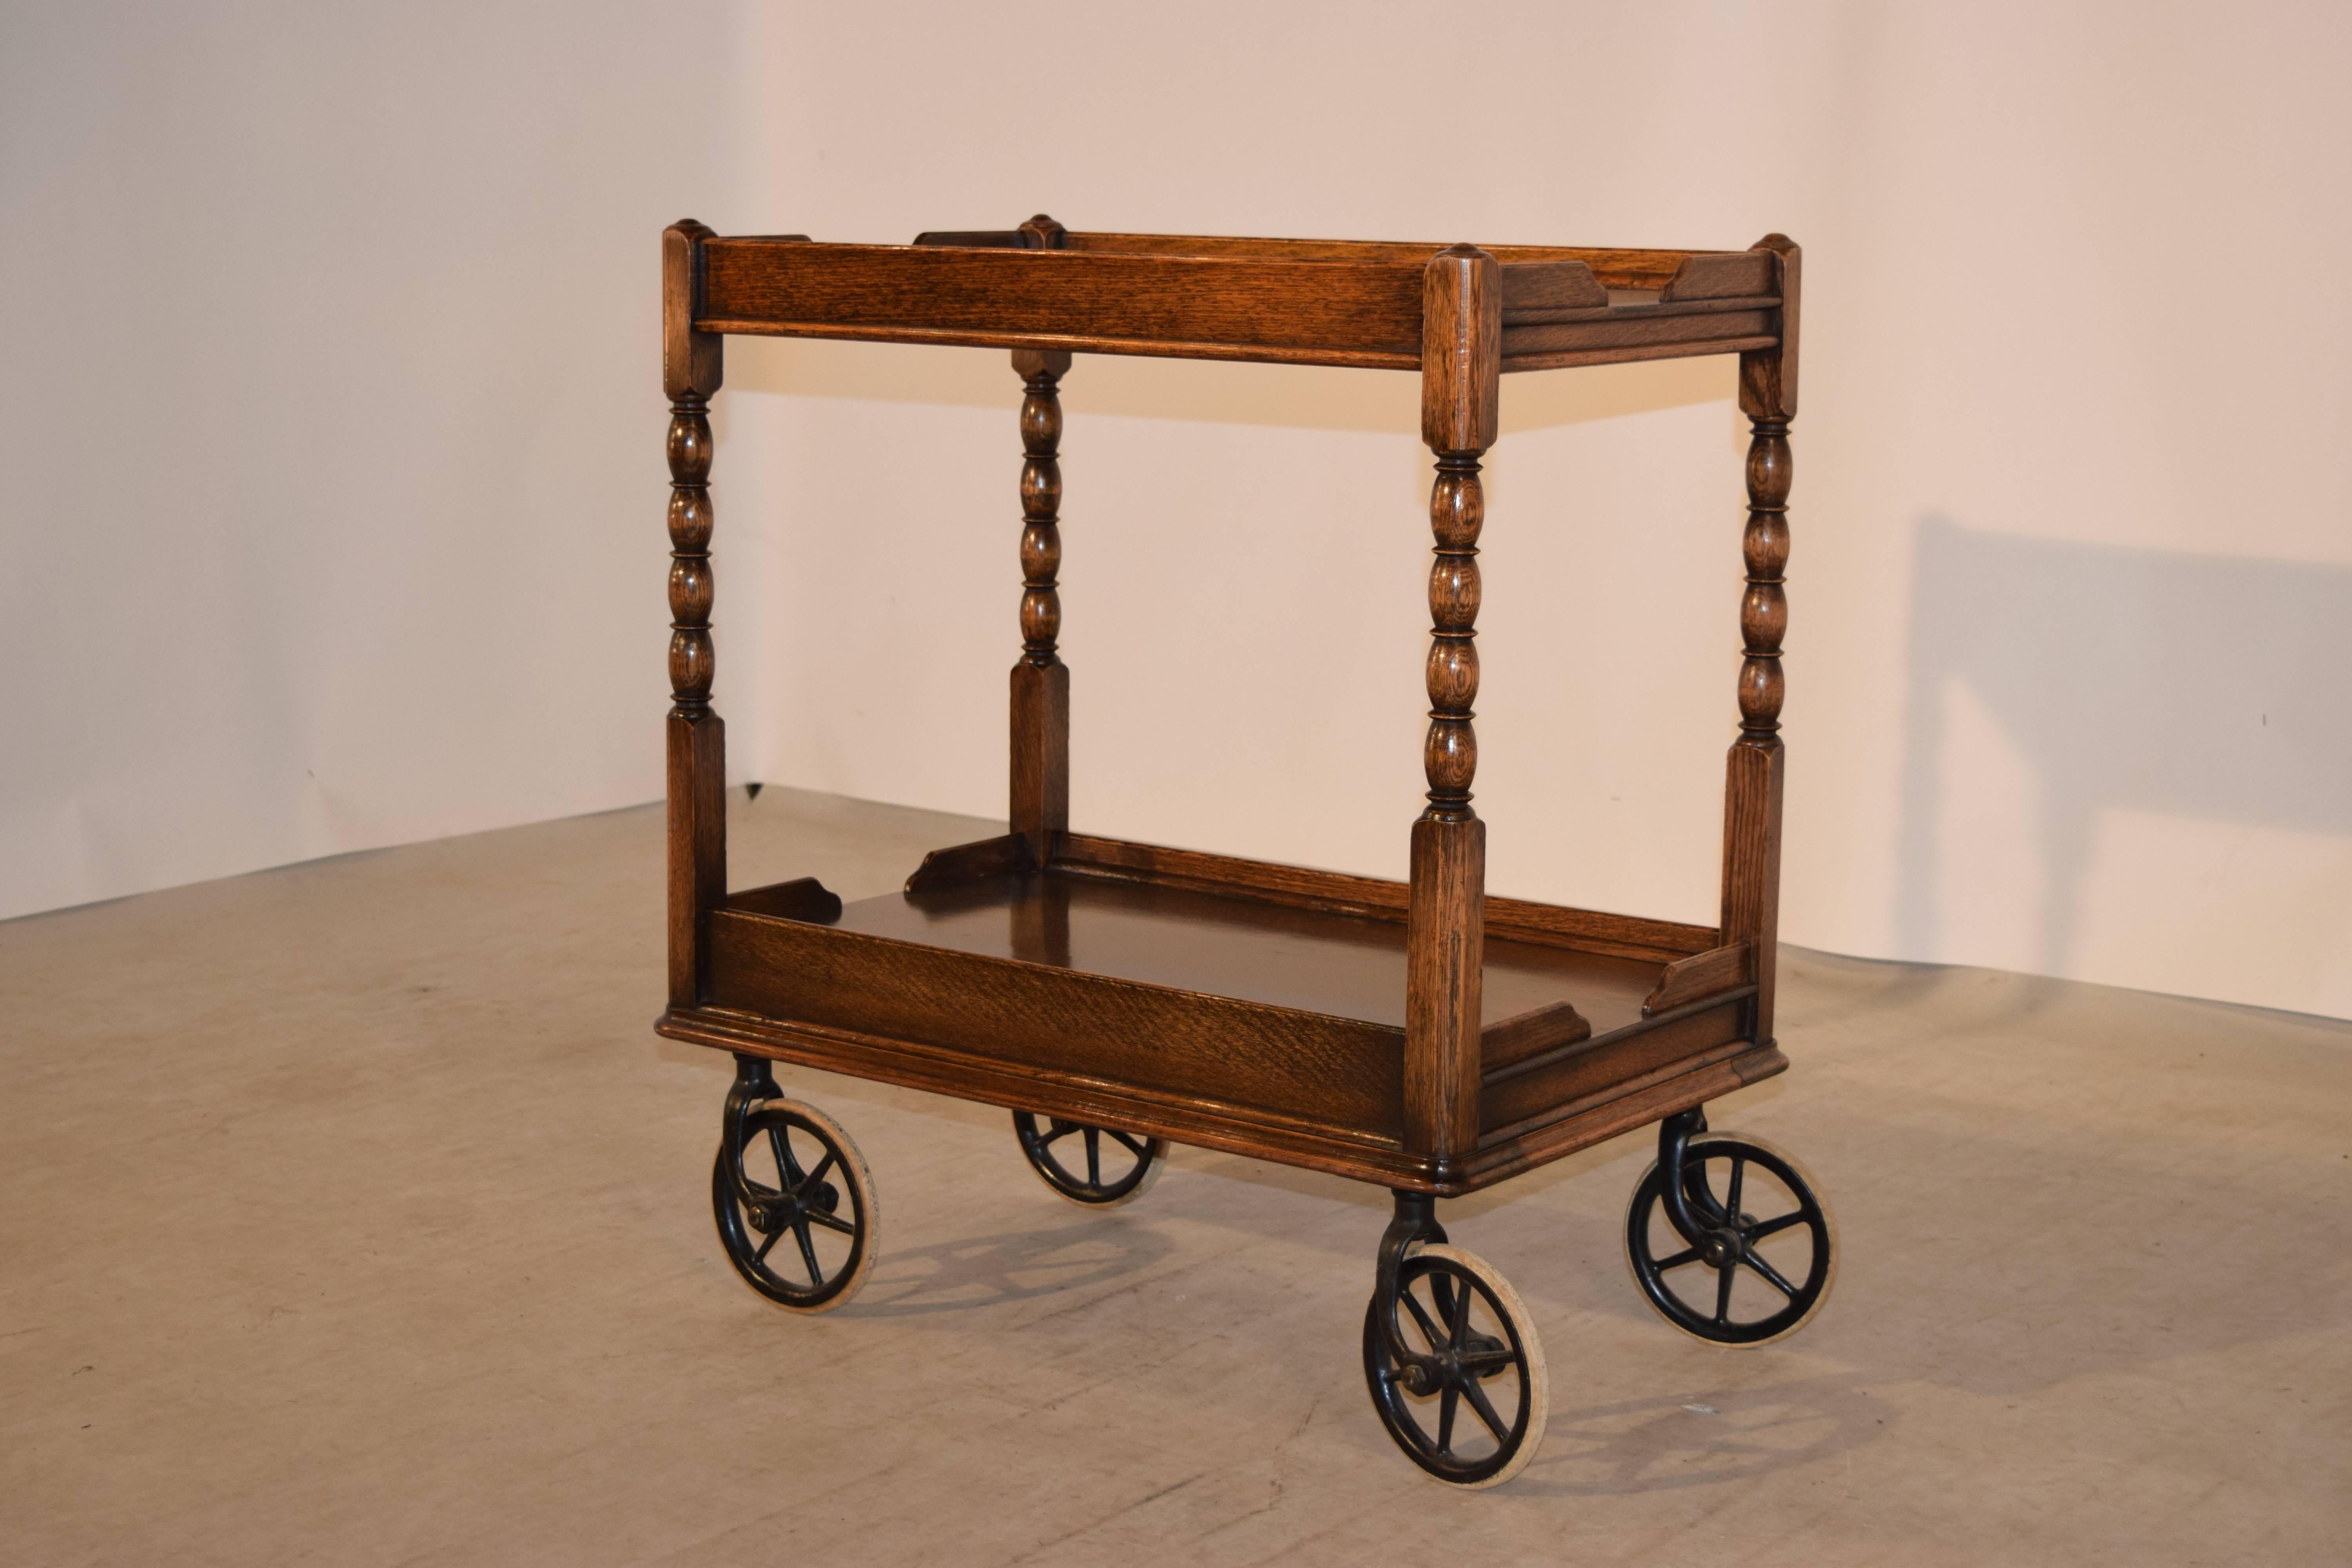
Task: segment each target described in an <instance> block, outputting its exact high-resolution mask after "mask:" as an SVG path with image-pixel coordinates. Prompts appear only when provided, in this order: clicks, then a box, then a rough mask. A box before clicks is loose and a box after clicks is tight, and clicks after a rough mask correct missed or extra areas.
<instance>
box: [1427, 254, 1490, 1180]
mask: <svg viewBox="0 0 2352 1568" xmlns="http://www.w3.org/2000/svg"><path fill="white" fill-rule="evenodd" d="M1502 331H1503V327H1502V285H1501V279H1500V269H1499V268H1497V266H1496V261H1495V258H1493V257H1491V256H1489V255H1487V254H1486V252H1485V251H1483V250H1478V249H1476V248H1475V247H1470V246H1466V245H1457V246H1454V247H1452V248H1451V249H1447V250H1444V251H1440V252H1439V253H1438V254H1437V255H1436V256H1435V257H1433V258H1431V260H1430V263H1429V267H1428V269H1427V271H1426V272H1425V273H1424V274H1423V282H1422V356H1421V433H1422V439H1423V441H1424V442H1425V443H1427V445H1428V447H1429V448H1430V450H1431V451H1433V453H1435V454H1436V456H1437V477H1436V480H1435V482H1434V483H1433V486H1432V487H1431V490H1430V500H1429V524H1430V531H1431V534H1432V537H1433V542H1434V549H1435V557H1434V559H1433V562H1432V563H1431V565H1430V574H1429V616H1430V646H1429V662H1428V667H1427V670H1426V680H1427V685H1428V690H1429V731H1428V735H1427V738H1426V740H1425V741H1424V742H1423V748H1422V767H1423V773H1424V774H1425V775H1426V777H1427V779H1428V784H1429V804H1428V805H1426V806H1425V807H1423V811H1422V814H1421V819H1420V820H1419V821H1418V822H1415V823H1414V824H1413V825H1412V890H1411V893H1410V897H1409V902H1408V904H1407V907H1406V918H1405V1051H1404V1110H1405V1144H1406V1147H1407V1148H1409V1149H1411V1150H1412V1151H1413V1152H1416V1153H1422V1154H1427V1155H1429V1156H1431V1157H1433V1160H1434V1162H1435V1164H1436V1172H1435V1174H1436V1176H1437V1178H1438V1179H1439V1180H1441V1181H1444V1180H1447V1179H1449V1178H1450V1177H1451V1176H1452V1174H1453V1173H1454V1170H1455V1169H1456V1168H1457V1167H1458V1165H1459V1163H1460V1162H1461V1161H1462V1160H1463V1159H1464V1158H1465V1157H1466V1156H1467V1155H1468V1154H1469V1153H1470V1152H1472V1150H1473V1149H1475V1147H1476V1145H1477V1142H1478V1079H1479V1059H1478V1032H1479V1008H1480V999H1479V979H1480V969H1481V965H1482V964H1483V963H1484V959H1485V953H1486V824H1485V823H1483V822H1481V821H1479V820H1478V814H1477V813H1476V812H1475V811H1474V810H1472V809H1471V805H1470V785H1471V783H1472V781H1473V779H1474V778H1475V775H1476V773H1477V771H1478V737H1477V733H1476V731H1475V730H1474V729H1473V728H1472V724H1471V720H1472V708H1473V705H1474V704H1475V702H1476V700H1477V696H1478V646H1477V642H1476V640H1475V639H1476V635H1477V622H1478V601H1479V579H1478V534H1479V531H1480V529H1481V528H1482V527H1483V526H1484V524H1485V522H1486V489H1485V486H1484V484H1483V483H1482V482H1481V480H1480V479H1479V472H1478V459H1479V458H1480V456H1481V455H1482V454H1484V453H1485V452H1486V449H1487V448H1488V447H1491V446H1493V445H1494V444H1495V437H1496V427H1497V410H1498V407H1499V405H1500V390H1501V382H1500V374H1501V370H1502Z"/></svg>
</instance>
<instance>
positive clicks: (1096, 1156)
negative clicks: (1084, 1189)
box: [1087, 1127, 1103, 1187]
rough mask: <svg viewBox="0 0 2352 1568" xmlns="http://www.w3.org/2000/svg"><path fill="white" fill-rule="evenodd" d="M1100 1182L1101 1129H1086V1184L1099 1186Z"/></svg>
mask: <svg viewBox="0 0 2352 1568" xmlns="http://www.w3.org/2000/svg"><path fill="white" fill-rule="evenodd" d="M1102 1184H1103V1183H1102V1129H1101V1128H1099V1127H1089V1128H1087V1185H1088V1186H1090V1187H1099V1186H1101V1185H1102Z"/></svg>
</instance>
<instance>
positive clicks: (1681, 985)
mask: <svg viewBox="0 0 2352 1568" xmlns="http://www.w3.org/2000/svg"><path fill="white" fill-rule="evenodd" d="M1755 958H1756V952H1755V949H1753V948H1751V947H1749V946H1748V944H1747V943H1746V942H1734V943H1732V944H1731V945H1730V946H1728V947H1717V948H1710V949H1709V950H1708V951H1706V952H1694V953H1692V954H1691V955H1690V956H1689V957H1687V958H1678V959H1676V960H1675V961H1674V962H1673V963H1669V964H1667V965H1666V971H1665V973H1664V974H1662V975H1660V976H1659V977H1658V988H1657V989H1656V990H1654V991H1653V992H1651V993H1650V994H1649V995H1648V997H1646V998H1645V999H1644V1000H1643V1003H1642V1014H1643V1016H1644V1017H1647V1016H1651V1015H1654V1014H1657V1013H1664V1012H1666V1011H1668V1010H1669V1009H1671V1008H1675V1007H1680V1006H1682V1005H1684V1004H1685V1003H1687V1002H1696V1001H1697V1000H1698V999H1699V998H1700V997H1702V996H1712V995H1713V994H1716V993H1717V992H1718V991H1728V990H1730V989H1731V988H1732V987H1733V986H1735V985H1745V984H1748V981H1750V980H1752V979H1753V978H1755V975H1754V968H1755Z"/></svg>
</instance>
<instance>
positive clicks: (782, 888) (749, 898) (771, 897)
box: [727, 877, 841, 925]
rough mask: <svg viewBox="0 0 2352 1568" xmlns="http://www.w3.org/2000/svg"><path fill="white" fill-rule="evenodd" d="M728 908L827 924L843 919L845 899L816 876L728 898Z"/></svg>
mask: <svg viewBox="0 0 2352 1568" xmlns="http://www.w3.org/2000/svg"><path fill="white" fill-rule="evenodd" d="M727 908H729V909H730V910H743V911H744V912H745V913H746V914H754V915H772V916H774V917H775V918H776V919H778V920H786V921H814V922H815V923H816V924H818V925H826V924H829V923H831V922H832V921H837V920H839V919H840V918H841V898H840V896H839V895H838V894H836V893H835V892H834V891H833V889H830V888H828V887H826V886H825V885H824V883H823V882H820V881H818V880H817V879H815V878H814V877H797V878H794V879H793V880H792V881H789V882H772V883H770V884H769V885H768V886H766V887H764V888H746V889H742V890H741V891H740V892H735V893H730V894H728V895H727Z"/></svg>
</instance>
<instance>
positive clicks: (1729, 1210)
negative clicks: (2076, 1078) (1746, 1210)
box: [1723, 1154, 1748, 1220]
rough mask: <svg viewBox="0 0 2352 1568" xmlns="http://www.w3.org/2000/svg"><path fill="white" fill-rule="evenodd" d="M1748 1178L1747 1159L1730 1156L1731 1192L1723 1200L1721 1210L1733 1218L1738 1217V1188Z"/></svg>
mask: <svg viewBox="0 0 2352 1568" xmlns="http://www.w3.org/2000/svg"><path fill="white" fill-rule="evenodd" d="M1747 1179H1748V1161H1747V1160H1746V1158H1744V1157H1743V1156H1741V1155H1738V1154H1734V1155H1733V1156H1732V1157H1731V1193H1730V1195H1729V1196H1727V1197H1726V1198H1725V1199H1724V1200H1723V1212H1724V1213H1725V1214H1726V1215H1729V1216H1730V1217H1731V1218H1733V1219H1734V1220H1737V1219H1738V1217H1739V1189H1740V1187H1741V1186H1742V1185H1743V1184H1745V1183H1746V1181H1747Z"/></svg>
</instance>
